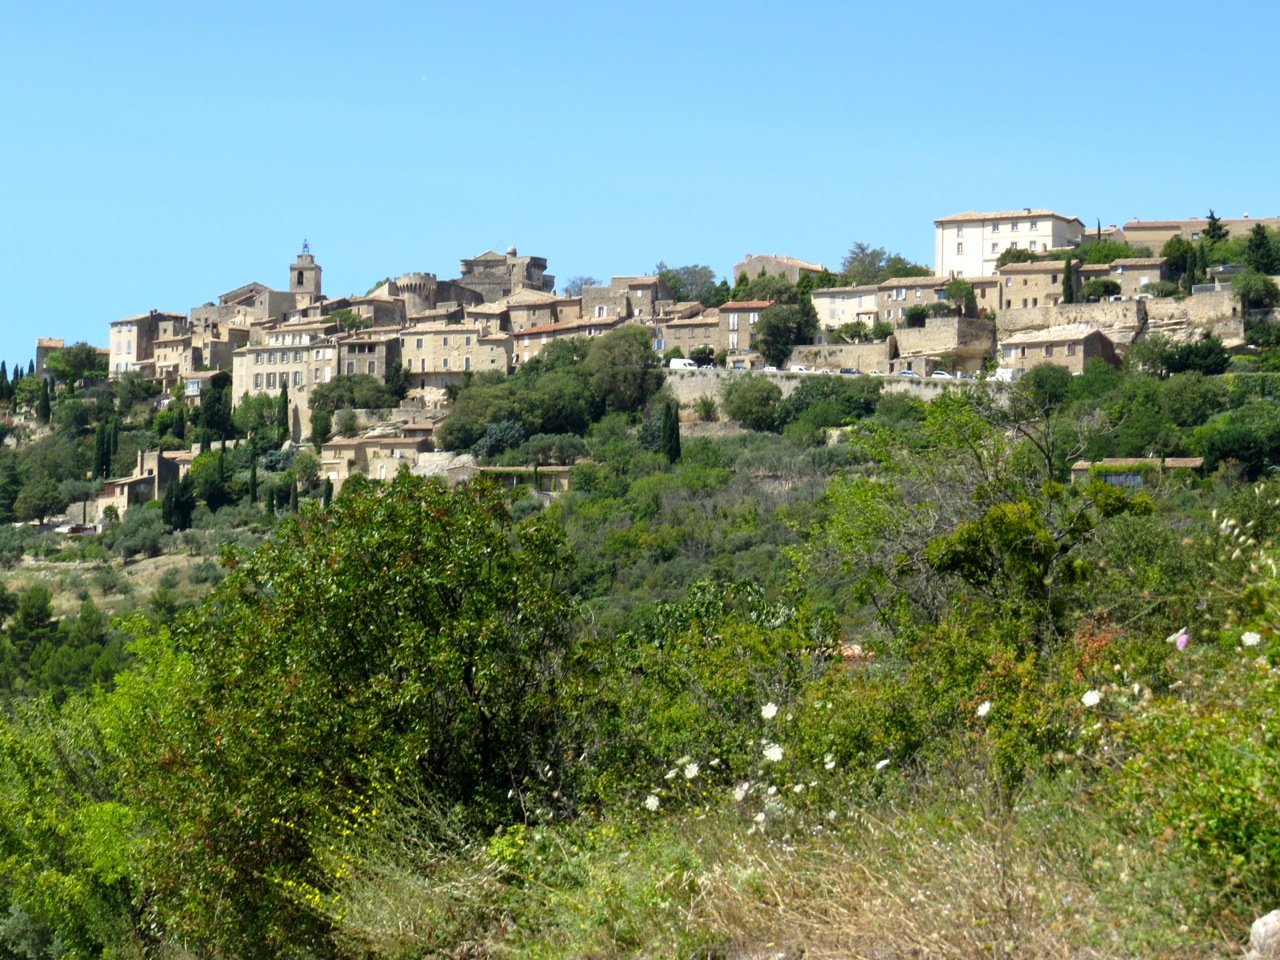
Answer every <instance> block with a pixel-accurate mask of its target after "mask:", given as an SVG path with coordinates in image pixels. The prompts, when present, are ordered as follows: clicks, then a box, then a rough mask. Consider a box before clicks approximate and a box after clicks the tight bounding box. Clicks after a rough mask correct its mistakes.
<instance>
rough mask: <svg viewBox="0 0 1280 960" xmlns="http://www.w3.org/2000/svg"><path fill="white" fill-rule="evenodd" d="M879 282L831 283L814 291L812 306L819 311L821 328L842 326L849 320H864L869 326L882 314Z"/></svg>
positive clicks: (854, 321)
mask: <svg viewBox="0 0 1280 960" xmlns="http://www.w3.org/2000/svg"><path fill="white" fill-rule="evenodd" d="M879 292H880V288H879V286H877V285H876V284H874V283H873V284H867V285H865V286H859V287H828V288H826V289H823V290H815V291H813V294H812V300H813V309H814V310H815V311H816V312H817V314H818V327H819V329H820V330H839V329H840V328H841V327H843V326H845V325H846V324H850V323H863V324H866V326H867V328H868V329H870V328H871V326H872V325H874V324H875V322H876V320H877V319H878V317H879V309H878V301H877V299H876V298H877V296H878V294H879Z"/></svg>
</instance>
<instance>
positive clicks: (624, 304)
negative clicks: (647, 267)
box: [581, 277, 671, 322]
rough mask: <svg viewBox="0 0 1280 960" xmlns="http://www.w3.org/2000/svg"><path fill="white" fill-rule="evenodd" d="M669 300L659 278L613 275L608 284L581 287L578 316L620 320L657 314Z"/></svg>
mask: <svg viewBox="0 0 1280 960" xmlns="http://www.w3.org/2000/svg"><path fill="white" fill-rule="evenodd" d="M670 302H671V291H670V290H669V289H668V288H667V285H666V283H665V282H664V281H663V280H662V278H660V277H613V278H612V279H610V281H609V283H608V285H607V286H606V285H604V284H601V285H599V286H586V287H583V288H582V301H581V303H582V305H581V311H582V317H583V319H586V320H612V321H615V322H620V321H623V320H631V319H646V318H650V319H651V318H653V317H656V316H658V314H659V313H661V311H662V307H663V304H666V303H670Z"/></svg>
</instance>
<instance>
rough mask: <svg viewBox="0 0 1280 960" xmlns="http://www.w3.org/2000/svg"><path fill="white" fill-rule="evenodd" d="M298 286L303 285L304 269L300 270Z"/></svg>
mask: <svg viewBox="0 0 1280 960" xmlns="http://www.w3.org/2000/svg"><path fill="white" fill-rule="evenodd" d="M298 286H302V271H301V270H299V271H298Z"/></svg>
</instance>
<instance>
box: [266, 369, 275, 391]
mask: <svg viewBox="0 0 1280 960" xmlns="http://www.w3.org/2000/svg"><path fill="white" fill-rule="evenodd" d="M275 388H276V375H275V374H274V373H268V374H267V389H268V390H274V389H275Z"/></svg>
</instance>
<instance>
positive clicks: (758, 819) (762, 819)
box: [756, 810, 764, 823]
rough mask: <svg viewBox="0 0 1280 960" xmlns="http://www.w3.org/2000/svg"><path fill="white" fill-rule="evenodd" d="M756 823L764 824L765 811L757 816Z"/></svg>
mask: <svg viewBox="0 0 1280 960" xmlns="http://www.w3.org/2000/svg"><path fill="white" fill-rule="evenodd" d="M756 823H764V811H763V810H761V811H760V812H759V813H757V814H756Z"/></svg>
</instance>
